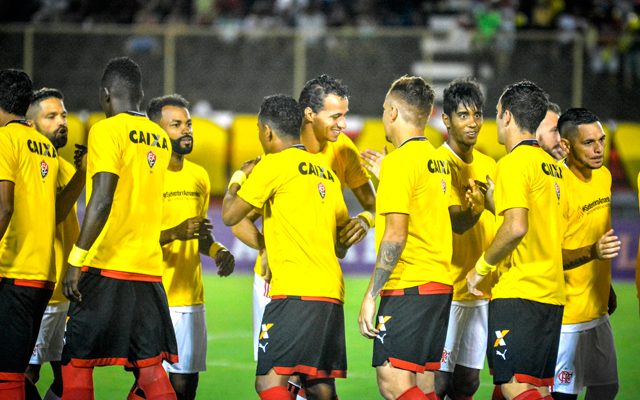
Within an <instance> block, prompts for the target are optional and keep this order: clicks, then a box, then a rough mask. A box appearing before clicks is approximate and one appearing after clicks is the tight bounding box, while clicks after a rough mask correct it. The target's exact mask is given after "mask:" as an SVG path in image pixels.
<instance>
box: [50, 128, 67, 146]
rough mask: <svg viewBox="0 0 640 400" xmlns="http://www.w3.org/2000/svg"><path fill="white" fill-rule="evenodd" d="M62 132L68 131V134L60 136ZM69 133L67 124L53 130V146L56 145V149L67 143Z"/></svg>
mask: <svg viewBox="0 0 640 400" xmlns="http://www.w3.org/2000/svg"><path fill="white" fill-rule="evenodd" d="M61 133H66V135H64V136H60V134H61ZM68 133H69V131H68V129H67V127H66V126H61V127H60V128H58V129H56V130H55V131H54V132H53V139H51V144H53V147H55V148H56V150H58V149H61V148H63V147H64V146H66V145H67V139H68Z"/></svg>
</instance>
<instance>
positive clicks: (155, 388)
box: [65, 363, 178, 400]
mask: <svg viewBox="0 0 640 400" xmlns="http://www.w3.org/2000/svg"><path fill="white" fill-rule="evenodd" d="M138 386H140V389H142V391H143V392H144V395H145V397H146V398H147V399H148V400H178V398H177V397H176V392H175V391H174V390H173V386H171V382H170V381H169V377H168V376H167V372H166V371H165V370H164V368H162V364H160V363H158V364H154V365H150V366H148V367H144V368H138ZM65 389H66V388H65Z"/></svg>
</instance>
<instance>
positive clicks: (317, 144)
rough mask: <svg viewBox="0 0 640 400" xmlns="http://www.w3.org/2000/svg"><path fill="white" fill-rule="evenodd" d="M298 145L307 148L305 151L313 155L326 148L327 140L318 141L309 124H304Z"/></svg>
mask: <svg viewBox="0 0 640 400" xmlns="http://www.w3.org/2000/svg"><path fill="white" fill-rule="evenodd" d="M300 143H302V144H303V145H304V147H306V148H307V151H308V152H310V153H313V154H316V153H320V152H321V151H322V150H324V148H325V147H326V146H327V140H326V139H324V140H320V139H318V137H317V136H316V134H315V132H314V131H313V126H312V125H311V124H305V125H304V126H303V127H302V133H301V134H300Z"/></svg>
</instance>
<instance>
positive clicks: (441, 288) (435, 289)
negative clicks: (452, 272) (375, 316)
mask: <svg viewBox="0 0 640 400" xmlns="http://www.w3.org/2000/svg"><path fill="white" fill-rule="evenodd" d="M414 287H415V286H414ZM417 288H418V294H420V295H425V294H451V293H453V286H449V285H445V284H444V283H440V282H427V283H425V284H423V285H420V286H418V287H417ZM408 289H413V288H407V289H393V290H383V291H382V292H380V296H404V295H405V294H415V293H407V292H405V290H408ZM414 290H415V289H414Z"/></svg>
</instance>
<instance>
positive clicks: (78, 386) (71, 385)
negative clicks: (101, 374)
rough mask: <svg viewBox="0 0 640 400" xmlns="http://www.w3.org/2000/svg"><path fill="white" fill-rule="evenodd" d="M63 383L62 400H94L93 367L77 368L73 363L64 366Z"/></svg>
mask: <svg viewBox="0 0 640 400" xmlns="http://www.w3.org/2000/svg"><path fill="white" fill-rule="evenodd" d="M62 381H63V382H64V390H63V391H62V400H94V397H93V367H91V368H77V367H74V366H73V365H72V364H71V363H69V364H67V365H63V366H62Z"/></svg>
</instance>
